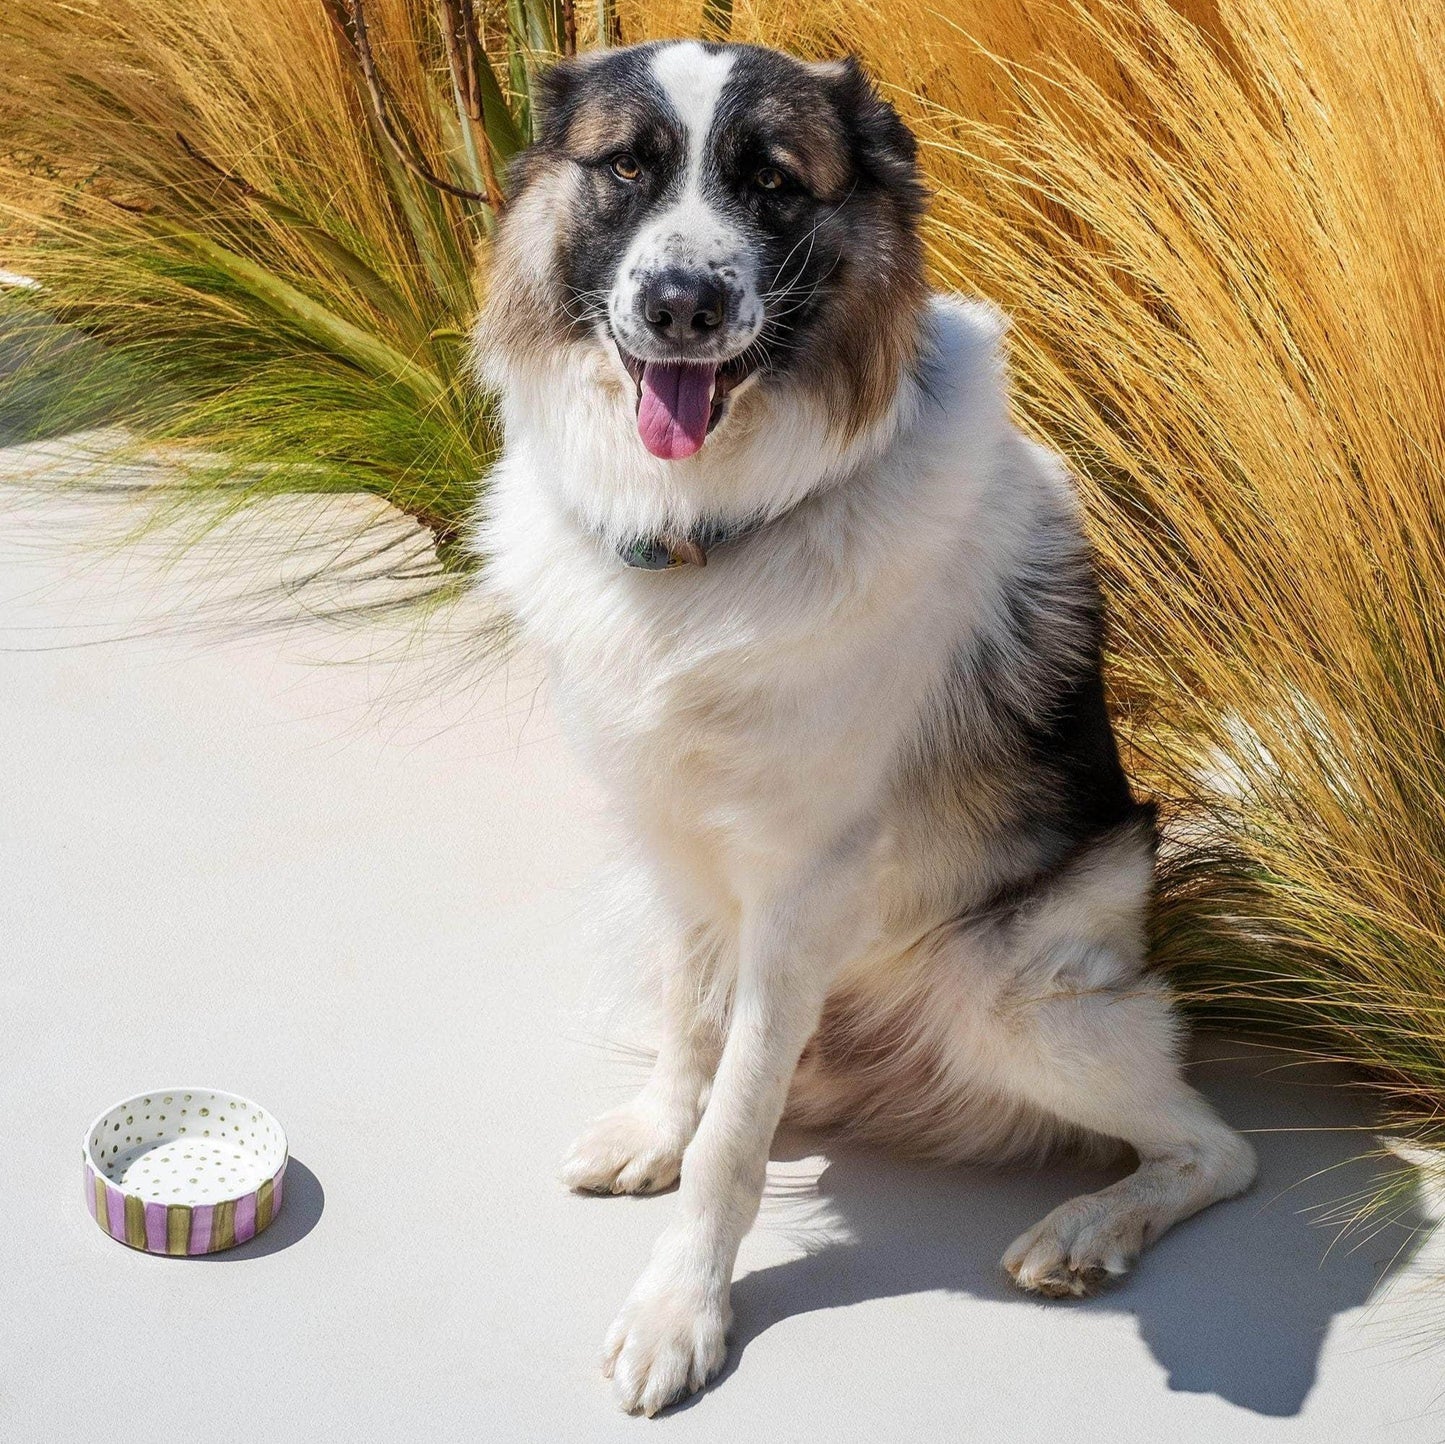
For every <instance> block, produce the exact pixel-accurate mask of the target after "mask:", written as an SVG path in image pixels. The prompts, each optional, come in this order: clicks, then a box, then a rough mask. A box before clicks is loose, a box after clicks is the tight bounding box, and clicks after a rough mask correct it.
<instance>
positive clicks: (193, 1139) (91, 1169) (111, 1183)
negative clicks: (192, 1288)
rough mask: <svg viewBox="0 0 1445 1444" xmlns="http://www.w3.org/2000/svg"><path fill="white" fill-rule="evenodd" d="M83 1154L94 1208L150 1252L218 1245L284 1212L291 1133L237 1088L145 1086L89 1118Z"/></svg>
mask: <svg viewBox="0 0 1445 1444" xmlns="http://www.w3.org/2000/svg"><path fill="white" fill-rule="evenodd" d="M84 1154H85V1203H86V1207H87V1208H88V1209H89V1210H90V1214H91V1217H92V1218H94V1219H95V1221H96V1222H97V1223H98V1224H99V1225H100V1226H101V1228H103V1229H104V1230H105V1231H106V1233H108V1234H109V1235H110V1236H111V1237H112V1238H114V1239H119V1240H120V1242H121V1243H124V1244H129V1245H130V1246H131V1248H138V1249H144V1250H145V1251H146V1252H147V1253H168V1254H194V1253H217V1252H219V1251H220V1250H221V1249H224V1248H232V1247H233V1246H234V1245H236V1244H238V1243H245V1242H246V1241H247V1239H252V1238H255V1237H256V1235H257V1234H258V1233H260V1232H261V1231H262V1230H263V1229H265V1228H266V1227H267V1226H268V1225H269V1224H270V1222H271V1220H272V1219H274V1218H275V1217H276V1215H277V1214H278V1213H279V1212H280V1211H281V1194H282V1187H283V1185H284V1183H285V1179H286V1157H287V1154H286V1135H285V1134H284V1133H283V1132H282V1131H281V1125H280V1124H279V1123H277V1122H276V1120H275V1119H274V1118H273V1117H272V1116H271V1115H270V1114H269V1113H268V1112H267V1111H266V1110H265V1109H264V1108H262V1107H260V1106H259V1105H257V1104H255V1103H252V1102H251V1100H250V1099H249V1098H241V1097H239V1096H238V1095H237V1094H235V1093H222V1092H221V1091H219V1090H218V1089H215V1088H161V1089H157V1090H155V1091H154V1092H151V1093H138V1094H137V1095H136V1096H135V1097H134V1098H127V1099H126V1100H125V1101H124V1102H123V1103H117V1104H116V1105H115V1106H114V1107H113V1108H107V1109H106V1110H105V1112H104V1113H102V1114H101V1115H100V1117H99V1118H97V1119H96V1120H95V1122H94V1123H92V1124H91V1125H90V1127H89V1128H88V1129H87V1130H86V1133H85V1146H84Z"/></svg>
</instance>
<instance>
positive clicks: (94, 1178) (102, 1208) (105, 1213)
mask: <svg viewBox="0 0 1445 1444" xmlns="http://www.w3.org/2000/svg"><path fill="white" fill-rule="evenodd" d="M90 1181H91V1182H92V1183H93V1184H94V1185H95V1221H96V1222H97V1223H98V1224H99V1225H100V1226H101V1227H102V1228H103V1229H104V1230H105V1231H106V1233H109V1232H110V1205H109V1203H108V1201H107V1200H106V1196H105V1183H104V1182H103V1181H102V1179H101V1176H100V1174H98V1173H93V1174H91V1176H90Z"/></svg>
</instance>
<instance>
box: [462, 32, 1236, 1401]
mask: <svg viewBox="0 0 1445 1444" xmlns="http://www.w3.org/2000/svg"><path fill="white" fill-rule="evenodd" d="M539 114H540V118H539V121H538V124H537V128H536V136H535V141H534V143H533V145H532V146H531V147H530V149H528V150H527V151H526V152H525V153H523V155H522V156H521V157H520V159H519V160H518V162H517V163H516V166H515V170H514V172H513V174H512V176H511V178H510V186H511V189H512V199H511V203H510V206H509V208H508V211H507V213H506V216H505V219H504V220H503V221H502V223H501V226H500V228H499V232H498V235H497V237H496V243H495V247H494V251H493V257H492V273H491V276H490V290H489V295H488V299H487V302H486V306H485V309H484V311H483V314H482V318H481V321H480V324H479V327H478V331H477V340H476V360H477V366H478V370H479V373H480V376H481V378H482V379H483V381H484V382H485V384H486V385H487V386H489V387H490V388H492V389H493V390H494V391H495V393H496V395H497V397H498V406H499V408H500V417H501V422H502V426H503V432H504V437H505V442H504V446H503V452H502V456H501V458H500V460H499V462H498V464H497V466H496V468H495V470H494V472H493V474H492V477H491V480H490V485H489V487H488V491H487V495H486V497H485V499H484V502H483V503H482V504H481V506H480V507H479V514H478V516H477V518H476V520H475V523H474V528H473V532H472V536H473V544H474V545H475V546H476V548H477V549H478V551H479V553H480V554H481V555H482V556H483V557H484V558H485V563H486V565H485V568H484V575H485V576H486V577H487V578H489V579H490V583H491V585H493V586H494V587H495V588H496V589H497V591H498V594H499V595H500V596H501V597H502V598H503V599H504V601H505V603H506V604H507V606H508V607H509V609H510V611H511V613H512V614H513V615H514V616H515V618H516V619H517V620H518V623H519V625H520V629H521V631H522V633H523V634H524V635H525V636H527V637H529V638H531V639H533V640H534V641H535V642H536V643H537V644H539V646H540V649H541V651H542V652H543V653H544V654H545V656H546V658H547V662H548V668H549V675H550V678H551V683H552V686H553V687H554V689H555V694H556V697H557V702H558V706H559V710H560V713H561V715H562V717H563V719H564V724H565V725H566V727H567V728H568V730H569V732H570V733H571V735H572V737H573V739H574V741H575V743H576V745H577V746H578V748H579V749H580V751H581V752H582V754H583V756H584V758H585V759H586V761H587V762H588V763H589V764H590V766H591V767H592V768H593V769H594V770H595V771H596V772H597V773H598V775H599V776H600V778H601V779H602V780H603V782H604V784H605V785H606V787H607V789H608V790H609V792H610V795H611V798H612V800H613V803H614V805H615V810H616V813H617V815H618V818H619V820H620V823H621V825H622V827H623V828H624V829H625V831H626V833H627V835H628V836H629V837H630V839H631V840H632V842H633V845H634V847H635V850H636V853H637V856H638V858H639V867H640V868H641V869H642V871H643V874H644V877H645V885H646V889H647V897H648V899H649V908H650V915H651V916H654V917H656V918H658V919H660V920H661V923H660V926H661V935H662V936H664V937H665V938H666V943H665V945H663V946H662V947H661V948H660V949H658V954H659V955H658V956H655V957H652V958H650V959H648V960H647V961H648V963H649V967H650V971H649V973H648V976H649V977H650V978H651V979H652V980H653V986H652V991H653V992H655V995H656V997H657V999H658V1001H659V1003H660V1012H661V1015H662V1027H661V1039H660V1043H659V1049H658V1053H657V1057H656V1061H655V1065H654V1067H653V1069H652V1072H651V1075H650V1078H649V1080H648V1082H647V1083H646V1085H645V1087H643V1089H642V1091H641V1093H640V1095H639V1096H638V1097H637V1098H636V1099H635V1100H634V1101H633V1102H631V1103H630V1104H628V1105H626V1106H625V1107H622V1108H620V1109H618V1110H615V1111H613V1112H611V1113H609V1114H607V1115H605V1116H603V1117H602V1118H600V1119H598V1120H596V1121H595V1122H594V1123H593V1124H592V1126H591V1127H590V1129H589V1130H588V1131H587V1132H586V1133H585V1134H584V1135H583V1137H582V1138H581V1139H580V1141H579V1142H578V1143H577V1145H576V1147H575V1149H574V1151H573V1152H572V1154H571V1156H570V1158H569V1159H568V1160H567V1162H566V1164H565V1167H564V1174H563V1176H564V1181H565V1182H566V1183H567V1184H569V1185H570V1186H571V1187H573V1188H575V1189H578V1190H583V1191H587V1192H593V1193H604V1194H605V1193H613V1194H639V1193H650V1192H654V1191H657V1190H662V1189H666V1188H669V1187H670V1186H671V1185H672V1184H673V1183H675V1182H677V1183H678V1184H679V1187H678V1194H677V1200H676V1208H675V1213H674V1216H673V1219H672V1222H671V1223H670V1225H669V1226H668V1227H667V1228H666V1230H665V1232H664V1233H663V1234H662V1236H661V1237H660V1239H659V1241H658V1243H657V1246H656V1249H655V1251H654V1253H653V1255H652V1258H651V1261H650V1263H649V1264H648V1266H647V1268H646V1270H645V1271H644V1272H643V1274H642V1276H641V1278H640V1280H639V1281H638V1283H637V1285H636V1287H635V1288H634V1289H633V1290H632V1293H631V1295H630V1296H629V1297H628V1298H627V1300H626V1302H625V1304H624V1305H623V1307H622V1311H621V1313H620V1315H619V1316H618V1318H617V1321H616V1323H615V1324H614V1325H613V1327H612V1329H611V1331H610V1333H609V1335H608V1337H607V1340H606V1343H605V1346H604V1360H603V1369H604V1372H605V1373H606V1374H608V1375H609V1376H610V1377H611V1378H612V1380H613V1386H614V1389H615V1391H616V1394H617V1398H618V1400H619V1402H620V1403H621V1405H622V1406H623V1408H625V1409H627V1410H629V1411H634V1412H641V1413H644V1414H648V1415H651V1414H654V1413H656V1412H657V1411H658V1410H659V1409H662V1408H664V1407H665V1406H667V1405H668V1404H670V1403H672V1402H675V1401H677V1400H678V1399H680V1398H682V1397H684V1396H686V1395H687V1394H689V1393H691V1392H693V1391H695V1390H697V1389H700V1388H701V1387H702V1386H703V1385H704V1384H705V1383H706V1382H707V1381H708V1379H709V1378H710V1377H712V1376H713V1375H714V1374H715V1373H716V1372H717V1370H718V1369H719V1368H720V1366H721V1364H722V1363H723V1360H724V1356H725V1352H726V1335H727V1331H728V1328H729V1323H730V1310H729V1302H728V1297H729V1290H730V1284H731V1277H732V1272H733V1268H734V1263H735V1260H736V1257H737V1252H738V1247H739V1244H740V1242H741V1240H742V1238H743V1236H744V1234H745V1233H746V1232H747V1230H748V1229H749V1228H750V1227H751V1225H752V1222H753V1220H754V1218H755V1216H756V1213H757V1210H758V1207H759V1203H760V1199H761V1195H762V1191H763V1184H764V1174H765V1168H766V1163H767V1158H768V1151H769V1145H770V1142H771V1139H772V1137H773V1134H774V1131H775V1129H776V1127H777V1125H778V1123H779V1121H780V1119H782V1118H783V1117H784V1116H785V1115H786V1116H788V1117H789V1118H791V1119H795V1120H797V1121H798V1122H800V1123H803V1124H806V1125H812V1126H818V1127H823V1128H829V1129H837V1130H847V1131H851V1132H852V1133H854V1134H857V1135H860V1136H863V1137H866V1138H870V1139H875V1140H878V1141H879V1142H881V1143H883V1144H885V1145H888V1146H890V1147H894V1148H902V1149H909V1150H912V1151H914V1152H916V1153H920V1154H923V1155H927V1156H931V1157H934V1158H938V1159H943V1160H962V1159H1000V1158H1006V1159H1020V1158H1026V1157H1027V1158H1036V1157H1039V1156H1041V1155H1044V1154H1047V1153H1049V1152H1050V1151H1051V1150H1053V1149H1054V1148H1056V1147H1059V1146H1081V1147H1086V1148H1087V1147H1095V1148H1107V1147H1122V1146H1123V1145H1127V1146H1128V1147H1129V1148H1131V1149H1132V1150H1133V1151H1134V1153H1135V1154H1136V1155H1137V1157H1138V1168H1137V1170H1136V1171H1135V1172H1133V1173H1132V1174H1130V1175H1129V1176H1127V1177H1125V1178H1123V1179H1122V1180H1121V1181H1120V1182H1117V1183H1114V1184H1113V1185H1112V1186H1110V1187H1108V1188H1105V1189H1103V1190H1102V1191H1101V1192H1098V1193H1094V1194H1090V1195H1088V1196H1087V1197H1083V1198H1077V1199H1074V1200H1073V1201H1071V1202H1068V1203H1065V1204H1063V1205H1062V1206H1061V1207H1059V1208H1056V1209H1055V1210H1054V1211H1053V1212H1052V1213H1050V1214H1049V1215H1048V1217H1046V1218H1045V1219H1043V1221H1042V1222H1040V1223H1038V1224H1036V1225H1035V1226H1034V1227H1033V1228H1030V1229H1029V1230H1028V1231H1027V1232H1025V1233H1023V1234H1022V1235H1021V1236H1020V1238H1019V1239H1018V1240H1017V1241H1016V1242H1015V1243H1014V1244H1013V1246H1012V1247H1011V1248H1010V1249H1009V1250H1008V1252H1007V1254H1006V1255H1005V1256H1004V1259H1003V1267H1004V1268H1005V1269H1006V1270H1007V1272H1008V1273H1009V1274H1010V1275H1011V1276H1012V1278H1013V1279H1014V1280H1015V1282H1016V1283H1017V1284H1018V1285H1020V1286H1021V1287H1022V1288H1024V1289H1027V1290H1031V1291H1034V1292H1036V1293H1040V1294H1047V1295H1062V1296H1071V1295H1080V1294H1084V1293H1086V1292H1088V1291H1090V1290H1092V1289H1094V1288H1096V1287H1097V1286H1099V1285H1101V1284H1103V1283H1105V1282H1107V1281H1109V1280H1112V1279H1114V1278H1116V1277H1117V1276H1119V1275H1121V1274H1123V1273H1124V1272H1125V1271H1126V1270H1127V1269H1128V1268H1129V1267H1130V1266H1131V1264H1132V1263H1133V1262H1134V1261H1135V1259H1136V1258H1137V1256H1138V1254H1139V1252H1140V1250H1141V1249H1142V1248H1143V1247H1144V1246H1145V1245H1146V1244H1148V1243H1150V1242H1152V1241H1153V1240H1154V1239H1156V1238H1158V1237H1159V1235H1160V1234H1162V1233H1163V1232H1164V1231H1165V1230H1166V1229H1168V1228H1169V1227H1170V1226H1171V1225H1173V1224H1175V1223H1177V1222H1179V1221H1180V1220H1181V1219H1184V1218H1186V1217H1188V1216H1189V1215H1191V1214H1193V1213H1195V1212H1196V1211H1198V1210H1199V1209H1202V1208H1204V1207H1205V1206H1206V1205H1208V1204H1210V1203H1213V1202H1215V1201H1216V1200H1218V1199H1222V1198H1226V1197H1229V1196H1230V1195H1233V1194H1237V1193H1239V1192H1240V1191H1242V1190H1243V1189H1245V1188H1246V1187H1247V1186H1248V1185H1249V1183H1250V1181H1251V1179H1252V1177H1253V1173H1254V1158H1253V1153H1252V1151H1251V1149H1250V1147H1249V1145H1248V1144H1247V1143H1246V1142H1245V1141H1244V1140H1243V1139H1242V1138H1241V1137H1239V1135H1238V1134H1236V1133H1235V1132H1234V1131H1232V1130H1231V1129H1230V1128H1228V1127H1227V1126H1226V1125H1225V1124H1224V1123H1223V1122H1221V1121H1220V1120H1219V1118H1218V1117H1216V1115H1215V1114H1214V1113H1213V1112H1212V1111H1211V1109H1210V1107H1209V1106H1208V1104H1207V1103H1206V1102H1205V1101H1204V1100H1203V1099H1202V1098H1200V1096H1199V1095H1198V1094H1197V1093H1195V1092H1194V1091H1193V1090H1192V1089H1191V1088H1190V1087H1188V1086H1187V1085H1186V1083H1185V1082H1184V1081H1183V1078H1182V1077H1181V1071H1180V1050H1181V1037H1180V1026H1179V1023H1178V1021H1177V1019H1176V1016H1175V1013H1174V1010H1173V1007H1172V1003H1171V999H1170V996H1169V994H1168V992H1167V989H1166V987H1165V986H1164V984H1163V983H1162V981H1161V980H1160V979H1159V978H1158V977H1157V976H1155V975H1153V974H1151V972H1150V971H1149V970H1148V968H1147V966H1146V927H1147V918H1148V910H1149V906H1150V898H1151V892H1152V884H1153V873H1154V861H1155V850H1156V839H1155V822H1154V814H1153V811H1152V809H1151V808H1150V807H1149V806H1147V805H1145V804H1141V803H1140V802H1138V801H1136V800H1135V798H1134V797H1133V795H1132V793H1131V790H1130V787H1129V784H1128V782H1127V780H1126V778H1125V774H1124V771H1123V769H1122V766H1121V762H1120V757H1119V753H1118V749H1117V746H1116V742H1115V738H1114V734H1113V731H1112V728H1111V724H1110V720H1109V716H1108V713H1107V710H1106V706H1105V694H1104V687H1103V681H1102V675H1101V633H1102V612H1101V600H1100V589H1099V585H1098V581H1097V579H1096V573H1095V567H1094V563H1093V560H1092V557H1091V553H1090V549H1089V547H1088V545H1087V543H1086V541H1085V538H1084V534H1083V530H1082V526H1081V520H1080V508H1079V503H1078V500H1077V497H1076V493H1075V490H1074V488H1073V485H1072V483H1071V480H1070V478H1069V476H1068V474H1067V472H1066V470H1065V468H1064V466H1063V464H1062V463H1061V461H1060V460H1059V459H1058V458H1057V457H1056V456H1054V455H1053V454H1052V453H1050V452H1048V451H1047V450H1045V449H1043V448H1042V447H1040V446H1039V445H1037V444H1035V443H1033V442H1032V441H1030V440H1029V439H1027V438H1026V437H1025V436H1024V435H1023V434H1022V433H1021V432H1020V431H1019V430H1018V429H1016V427H1015V426H1014V425H1013V424H1012V423H1011V421H1010V417H1009V410H1008V394H1007V377H1006V373H1005V362H1004V359H1003V349H1004V331H1005V327H1004V323H1003V321H1002V320H1001V318H1000V317H999V315H998V313H996V312H995V311H994V310H993V309H992V308H990V307H988V306H986V305H984V304H982V303H978V302H969V301H966V300H963V299H960V298H958V297H954V296H947V295H939V294H932V293H930V291H929V289H928V286H927V283H926V280H925V274H924V262H923V250H922V244H921V241H920V236H919V225H920V219H921V216H922V214H923V210H924V204H925V190H924V186H923V182H922V179H921V175H920V171H919V168H918V163H917V154H916V150H917V147H916V142H915V140H914V137H913V135H912V134H911V132H910V131H909V130H908V128H907V127H906V126H905V125H904V124H903V122H902V121H901V120H900V118H899V116H898V115H897V114H896V112H895V111H894V110H893V109H892V107H891V106H889V105H888V104H887V103H885V102H884V101H883V100H882V99H881V98H880V96H879V94H878V92H877V91H876V89H875V88H874V87H873V85H872V84H871V82H870V81H869V80H868V78H867V77H866V75H865V74H864V72H863V70H862V69H861V68H860V66H859V65H858V64H857V63H856V62H855V61H853V60H851V59H847V60H842V61H836V62H828V63H804V62H802V61H799V60H795V59H793V58H791V57H788V56H786V55H783V54H779V53H776V52H773V51H770V50H765V49H761V48H756V47H750V46H742V45H717V44H701V43H695V42H667V43H659V44H649V45H641V46H636V47H632V48H626V49H616V50H608V51H602V52H599V53H597V54H593V55H589V56H587V57H585V58H579V59H576V60H568V61H565V62H563V63H561V64H559V65H557V66H556V67H555V68H553V69H552V70H550V71H549V72H547V73H545V74H544V75H542V76H541V77H540V82H539ZM638 928H639V932H641V931H644V929H643V927H642V924H641V923H640V922H639V923H638Z"/></svg>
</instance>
